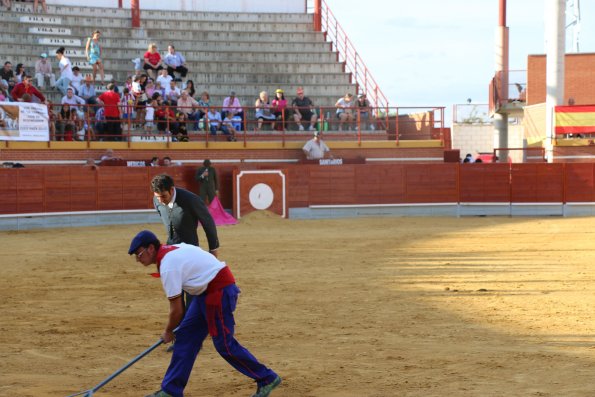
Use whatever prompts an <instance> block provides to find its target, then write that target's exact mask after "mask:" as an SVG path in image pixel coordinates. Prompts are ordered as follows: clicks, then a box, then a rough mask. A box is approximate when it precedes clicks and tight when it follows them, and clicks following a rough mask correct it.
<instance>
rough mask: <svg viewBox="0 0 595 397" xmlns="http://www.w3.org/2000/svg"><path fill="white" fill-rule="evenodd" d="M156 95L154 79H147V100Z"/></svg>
mask: <svg viewBox="0 0 595 397" xmlns="http://www.w3.org/2000/svg"><path fill="white" fill-rule="evenodd" d="M154 93H155V82H154V81H153V79H151V78H149V79H147V86H146V87H145V94H147V98H151V97H152V96H153V94H154Z"/></svg>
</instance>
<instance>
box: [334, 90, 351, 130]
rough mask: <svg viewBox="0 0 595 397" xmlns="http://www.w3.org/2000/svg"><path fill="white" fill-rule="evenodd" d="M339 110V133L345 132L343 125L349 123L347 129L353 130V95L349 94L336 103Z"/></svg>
mask: <svg viewBox="0 0 595 397" xmlns="http://www.w3.org/2000/svg"><path fill="white" fill-rule="evenodd" d="M335 107H336V108H337V119H339V131H343V124H344V123H347V129H348V130H350V129H351V123H352V122H353V94H350V93H347V94H345V96H344V97H343V98H339V100H338V101H337V103H335Z"/></svg>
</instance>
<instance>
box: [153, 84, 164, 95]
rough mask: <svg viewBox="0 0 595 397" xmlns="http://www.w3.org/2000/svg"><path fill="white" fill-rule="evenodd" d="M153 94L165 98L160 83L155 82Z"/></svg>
mask: <svg viewBox="0 0 595 397" xmlns="http://www.w3.org/2000/svg"><path fill="white" fill-rule="evenodd" d="M153 93H159V95H161V96H162V97H165V88H163V86H162V85H161V83H160V82H158V81H156V82H155V89H154V90H153Z"/></svg>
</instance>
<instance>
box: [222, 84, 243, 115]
mask: <svg viewBox="0 0 595 397" xmlns="http://www.w3.org/2000/svg"><path fill="white" fill-rule="evenodd" d="M227 113H231V117H234V116H239V117H240V118H241V119H242V120H244V111H243V110H242V104H241V103H240V99H239V98H238V97H236V92H235V91H231V92H230V93H229V96H228V97H227V98H225V99H224V100H223V107H222V109H221V115H222V117H223V118H225V115H227Z"/></svg>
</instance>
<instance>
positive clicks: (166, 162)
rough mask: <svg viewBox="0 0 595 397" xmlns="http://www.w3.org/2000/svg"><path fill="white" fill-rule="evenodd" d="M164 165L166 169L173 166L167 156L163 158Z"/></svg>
mask: <svg viewBox="0 0 595 397" xmlns="http://www.w3.org/2000/svg"><path fill="white" fill-rule="evenodd" d="M162 163H163V166H164V167H170V166H171V165H172V164H171V157H169V156H165V157H164V158H163V161H162Z"/></svg>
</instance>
